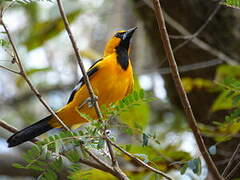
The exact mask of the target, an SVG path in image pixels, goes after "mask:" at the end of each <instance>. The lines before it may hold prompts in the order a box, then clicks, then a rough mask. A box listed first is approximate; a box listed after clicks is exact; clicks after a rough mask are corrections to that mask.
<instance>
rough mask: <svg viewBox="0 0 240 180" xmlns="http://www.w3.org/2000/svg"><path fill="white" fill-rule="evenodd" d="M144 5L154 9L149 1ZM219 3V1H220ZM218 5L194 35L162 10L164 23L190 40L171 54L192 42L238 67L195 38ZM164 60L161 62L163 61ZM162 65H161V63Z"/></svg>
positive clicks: (234, 61)
mask: <svg viewBox="0 0 240 180" xmlns="http://www.w3.org/2000/svg"><path fill="white" fill-rule="evenodd" d="M144 2H145V3H146V5H148V6H149V7H150V8H152V9H154V7H153V6H152V4H151V3H150V1H147V0H144ZM220 2H221V1H220ZM219 8H220V7H219V5H217V6H216V8H215V9H214V10H213V12H212V13H211V14H210V16H209V17H208V18H207V20H206V22H205V23H204V24H203V25H202V26H201V27H200V28H199V29H198V30H197V31H196V32H195V33H194V34H191V33H190V32H189V31H188V30H187V29H186V28H185V27H183V26H182V25H181V24H180V23H178V22H177V21H176V20H175V19H173V18H172V17H171V16H169V15H168V14H167V13H166V12H165V11H164V10H162V12H163V14H164V17H165V20H166V23H167V24H168V25H170V26H171V27H172V28H174V29H175V30H176V31H178V32H179V33H180V34H181V35H183V36H185V37H188V38H190V39H191V41H189V40H188V39H187V40H186V41H184V42H183V43H181V44H179V46H177V47H175V48H174V49H173V52H176V51H177V50H179V49H180V48H182V47H183V46H185V45H186V44H187V43H189V42H192V43H193V44H195V45H196V46H198V47H199V48H201V49H203V50H205V51H207V52H209V53H210V54H211V55H213V56H216V57H217V58H218V59H221V60H222V61H224V62H226V63H227V64H229V65H238V64H239V63H238V62H237V61H236V60H235V59H232V58H231V57H229V56H227V55H226V54H224V53H223V52H221V51H219V50H217V49H216V48H214V47H212V46H210V45H209V44H207V43H206V42H204V41H202V40H201V39H199V38H197V36H198V35H199V34H200V33H201V32H202V30H204V28H205V27H206V26H207V24H208V23H209V22H210V21H211V19H212V18H213V17H214V16H215V15H216V13H217V12H218V10H219ZM165 60H166V59H164V60H163V61H165ZM162 64H163V63H162Z"/></svg>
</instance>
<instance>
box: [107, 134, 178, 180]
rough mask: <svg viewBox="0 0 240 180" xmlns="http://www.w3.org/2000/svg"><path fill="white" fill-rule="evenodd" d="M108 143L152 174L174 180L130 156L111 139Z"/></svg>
mask: <svg viewBox="0 0 240 180" xmlns="http://www.w3.org/2000/svg"><path fill="white" fill-rule="evenodd" d="M107 138H108V137H107ZM108 141H109V142H110V143H111V144H112V145H113V146H114V147H115V148H117V149H118V150H120V151H121V152H123V153H124V154H126V155H127V156H128V157H130V158H132V159H133V160H134V161H135V162H137V163H138V164H140V165H141V166H143V167H145V168H147V169H149V170H150V171H152V172H155V173H157V174H159V175H161V176H163V177H165V178H166V179H168V180H173V179H172V178H171V177H169V176H168V175H167V174H165V173H164V172H162V171H159V170H157V169H155V168H153V167H151V166H149V165H148V164H146V163H145V162H143V161H142V160H140V159H138V158H137V157H135V156H133V155H132V154H130V153H129V152H127V151H125V150H124V149H123V148H121V147H120V146H118V145H117V144H115V143H114V142H112V141H111V140H110V139H109V138H108Z"/></svg>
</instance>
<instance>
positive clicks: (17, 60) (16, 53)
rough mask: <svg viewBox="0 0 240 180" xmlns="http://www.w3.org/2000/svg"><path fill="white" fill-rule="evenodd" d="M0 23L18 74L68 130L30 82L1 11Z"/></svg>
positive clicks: (65, 127) (64, 126)
mask: <svg viewBox="0 0 240 180" xmlns="http://www.w3.org/2000/svg"><path fill="white" fill-rule="evenodd" d="M0 24H2V26H3V28H4V30H5V32H6V34H7V37H8V40H9V42H10V44H11V46H12V48H13V52H14V56H15V57H16V63H17V65H18V68H19V70H20V72H19V74H20V75H21V76H22V77H23V78H24V79H25V81H26V82H27V84H28V86H29V87H30V89H31V90H32V91H33V93H34V94H35V95H36V96H37V98H38V99H39V100H40V102H41V103H42V104H43V105H44V106H45V108H46V109H47V110H48V111H49V112H50V113H51V114H52V115H53V116H54V117H55V118H56V120H57V121H58V122H59V123H60V124H61V125H62V126H63V128H64V129H66V130H68V131H70V129H69V128H68V127H67V126H66V125H65V124H64V122H63V121H62V120H61V119H60V118H59V117H58V116H57V115H56V114H55V112H54V111H53V110H52V109H51V107H50V106H49V105H48V104H47V102H46V101H45V100H44V99H43V98H42V95H41V94H40V93H39V92H38V90H37V89H36V88H35V87H34V86H33V84H32V82H31V81H30V79H29V78H28V76H27V74H26V73H25V70H24V67H23V65H22V62H21V59H20V57H19V55H18V52H17V49H16V47H15V45H14V43H13V40H12V38H11V35H10V33H9V31H8V29H7V26H6V25H5V23H4V22H3V19H2V12H1V14H0Z"/></svg>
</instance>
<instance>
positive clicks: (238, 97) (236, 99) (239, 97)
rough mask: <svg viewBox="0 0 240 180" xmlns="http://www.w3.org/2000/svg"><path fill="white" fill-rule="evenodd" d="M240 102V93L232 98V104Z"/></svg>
mask: <svg viewBox="0 0 240 180" xmlns="http://www.w3.org/2000/svg"><path fill="white" fill-rule="evenodd" d="M239 102H240V95H237V96H235V97H234V98H233V101H232V104H233V106H237V105H238V104H239Z"/></svg>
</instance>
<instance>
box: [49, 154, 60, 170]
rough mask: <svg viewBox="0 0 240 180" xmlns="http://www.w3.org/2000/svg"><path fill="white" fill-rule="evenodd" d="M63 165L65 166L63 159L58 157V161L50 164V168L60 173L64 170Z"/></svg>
mask: <svg viewBox="0 0 240 180" xmlns="http://www.w3.org/2000/svg"><path fill="white" fill-rule="evenodd" d="M62 164H63V162H62V157H58V158H57V159H55V160H54V161H53V162H51V163H50V167H51V168H52V170H54V171H56V172H60V171H61V170H62Z"/></svg>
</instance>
